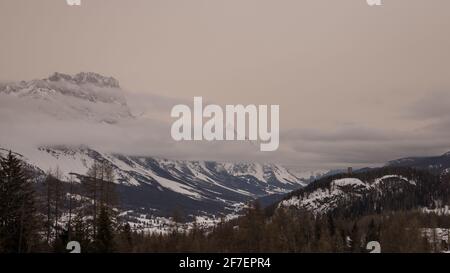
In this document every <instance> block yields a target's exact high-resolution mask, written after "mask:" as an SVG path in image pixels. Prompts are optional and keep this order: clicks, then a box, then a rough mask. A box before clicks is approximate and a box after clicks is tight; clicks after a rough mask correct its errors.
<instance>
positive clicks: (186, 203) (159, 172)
mask: <svg viewBox="0 0 450 273" xmlns="http://www.w3.org/2000/svg"><path fill="white" fill-rule="evenodd" d="M22 155H23V159H24V160H25V161H26V162H27V163H28V164H29V165H30V166H32V167H33V168H34V169H35V170H37V171H38V172H39V173H41V174H44V173H45V171H47V170H50V169H53V170H54V169H55V168H58V169H59V171H60V173H61V174H62V177H63V179H64V180H65V181H69V179H70V176H71V175H72V176H73V174H77V175H85V174H86V173H87V171H88V169H89V167H90V166H92V164H93V163H94V162H95V161H97V162H108V163H109V164H111V165H112V166H113V169H114V175H115V183H117V189H118V191H119V192H120V193H121V194H120V198H121V201H122V206H124V207H126V208H127V209H135V208H144V210H147V211H153V212H155V211H156V212H157V214H158V215H162V216H168V215H169V214H170V213H172V212H173V211H174V210H175V209H176V208H178V207H181V208H183V210H184V211H185V213H187V214H192V215H201V214H206V215H213V214H216V213H225V214H226V213H231V212H234V211H235V210H236V205H239V204H241V205H242V204H244V203H245V202H248V201H250V200H253V199H257V198H259V197H263V196H267V195H271V194H280V193H284V194H285V193H288V192H290V191H292V190H295V189H298V188H301V187H303V186H305V185H307V183H309V182H310V180H309V179H300V178H297V177H296V176H294V175H293V174H291V172H290V171H289V170H287V169H286V168H284V167H282V166H280V165H276V164H259V163H223V162H212V161H183V160H169V159H162V158H156V157H150V156H126V155H121V154H110V153H103V152H99V151H96V150H93V149H90V148H88V147H86V146H79V147H76V148H75V147H62V146H60V147H40V148H37V149H36V150H35V151H34V152H32V153H31V152H29V151H28V152H27V154H22Z"/></svg>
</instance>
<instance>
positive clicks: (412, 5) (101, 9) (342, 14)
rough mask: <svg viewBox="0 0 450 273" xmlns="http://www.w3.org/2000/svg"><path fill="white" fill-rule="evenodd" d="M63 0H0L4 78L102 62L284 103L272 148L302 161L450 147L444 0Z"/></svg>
mask: <svg viewBox="0 0 450 273" xmlns="http://www.w3.org/2000/svg"><path fill="white" fill-rule="evenodd" d="M65 2H66V1H65V0H39V1H31V0H1V1H0V37H1V40H0V80H30V79H35V78H45V77H48V75H49V74H51V73H52V72H55V71H58V72H64V73H69V74H73V73H77V72H80V71H93V72H97V73H100V74H104V75H108V76H113V77H115V78H116V79H118V80H119V81H120V83H121V85H122V86H123V87H124V88H125V89H127V90H130V91H133V92H138V93H142V94H143V95H145V94H154V95H158V96H167V97H171V98H176V99H182V100H187V101H192V98H193V96H203V97H204V99H205V100H207V101H211V102H215V103H218V104H222V105H224V104H279V105H280V117H281V130H282V135H281V143H280V151H279V152H278V153H274V154H273V159H274V160H279V161H283V162H287V163H290V164H293V165H295V164H298V165H305V166H306V165H311V166H319V165H321V166H338V165H339V166H340V165H342V166H345V165H370V164H376V163H382V162H384V161H386V160H390V159H394V158H397V157H403V156H413V155H431V154H440V153H444V152H446V151H448V150H450V111H449V110H448V106H449V105H450V16H449V11H450V1H448V0H432V1H429V0H384V1H383V6H382V7H369V6H368V5H367V4H366V1H365V0H158V1H157V0H129V1H124V0H82V6H81V7H69V6H67V4H66V3H65ZM169 111H170V109H168V110H167V112H169ZM167 137H170V136H169V132H168V135H167ZM236 158H237V159H238V158H240V155H239V154H236Z"/></svg>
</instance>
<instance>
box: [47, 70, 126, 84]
mask: <svg viewBox="0 0 450 273" xmlns="http://www.w3.org/2000/svg"><path fill="white" fill-rule="evenodd" d="M48 80H49V81H52V82H58V81H67V82H72V83H75V84H78V85H80V84H86V83H90V84H94V85H98V86H101V87H112V88H120V85H119V81H118V80H116V79H115V78H113V77H107V76H103V75H100V74H98V73H94V72H80V73H78V74H76V75H73V76H72V75H68V74H64V73H59V72H55V73H53V74H52V75H51V76H50V77H49V78H48Z"/></svg>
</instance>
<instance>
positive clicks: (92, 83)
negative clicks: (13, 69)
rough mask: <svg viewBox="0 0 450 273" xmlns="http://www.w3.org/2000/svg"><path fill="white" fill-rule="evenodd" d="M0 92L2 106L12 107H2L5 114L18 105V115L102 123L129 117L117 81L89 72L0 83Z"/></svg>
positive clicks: (129, 114) (12, 111) (11, 111)
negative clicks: (9, 107) (8, 107)
mask: <svg viewBox="0 0 450 273" xmlns="http://www.w3.org/2000/svg"><path fill="white" fill-rule="evenodd" d="M0 95H2V97H1V99H2V100H3V101H5V103H4V106H5V108H6V106H8V105H11V107H12V108H14V109H2V110H3V111H5V110H10V112H6V114H17V113H15V112H14V110H15V109H20V111H21V113H20V114H21V115H25V114H29V115H30V116H35V115H42V116H44V117H52V118H54V119H57V120H86V121H93V122H106V123H116V122H119V121H120V120H123V119H131V118H133V116H132V114H131V113H130V109H129V108H128V106H127V102H126V99H125V97H124V96H123V91H122V89H121V87H120V85H119V83H118V81H117V80H115V79H114V78H111V77H104V76H101V75H99V74H96V73H92V72H88V73H85V72H82V73H78V74H76V75H74V76H70V75H66V74H61V73H54V74H53V75H51V76H50V77H48V78H46V79H38V80H31V81H21V82H12V83H0ZM6 102H9V103H6ZM2 105H3V104H2ZM2 107H3V106H2ZM2 114H5V113H2Z"/></svg>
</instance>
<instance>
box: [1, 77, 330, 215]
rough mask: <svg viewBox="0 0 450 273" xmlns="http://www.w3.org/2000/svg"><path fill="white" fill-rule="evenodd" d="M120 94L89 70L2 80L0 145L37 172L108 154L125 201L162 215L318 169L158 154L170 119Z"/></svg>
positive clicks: (71, 168)
mask: <svg viewBox="0 0 450 273" xmlns="http://www.w3.org/2000/svg"><path fill="white" fill-rule="evenodd" d="M126 95H129V94H128V93H127V92H125V91H124V90H123V89H122V87H121V86H120V84H119V82H118V81H117V80H116V79H114V78H112V77H106V76H102V75H100V74H97V73H93V72H82V73H78V74H76V75H68V74H63V73H54V74H53V75H51V76H49V77H47V78H44V79H36V80H31V81H20V82H11V83H0V122H1V124H2V128H5V130H2V131H1V132H0V147H3V148H5V149H12V150H13V151H14V152H17V153H19V154H22V155H23V156H24V160H25V161H26V162H27V163H28V164H29V165H30V166H31V167H32V168H33V169H35V170H37V172H39V173H41V174H44V173H45V172H46V171H48V170H50V169H53V170H54V169H55V168H59V170H60V172H61V173H62V175H63V179H64V180H66V181H67V180H69V179H70V175H69V174H70V173H73V174H77V175H85V174H86V173H87V171H88V169H89V167H90V166H92V165H93V163H94V162H95V161H104V162H108V163H110V164H111V165H112V166H113V168H114V175H115V179H116V182H117V189H118V191H119V193H120V198H121V199H122V203H123V205H124V206H125V207H126V208H127V209H130V210H136V208H143V209H144V210H147V211H158V213H159V214H161V215H168V214H170V213H172V212H173V210H174V209H176V208H179V207H181V208H183V209H184V210H185V213H187V214H193V215H201V214H215V213H218V212H224V211H225V212H230V211H231V212H234V211H235V210H236V206H239V204H242V203H245V202H247V201H250V200H253V199H257V198H260V197H264V196H268V195H276V194H287V193H288V192H290V191H292V190H296V189H298V188H301V187H303V186H305V185H306V184H308V183H309V182H310V181H312V180H313V179H315V178H318V177H321V176H322V172H311V173H309V174H308V175H304V174H302V175H301V176H298V175H296V174H295V173H293V172H291V171H289V170H288V169H286V168H285V167H283V166H280V165H276V164H260V163H224V162H213V161H183V160H171V159H164V158H161V157H154V156H152V155H153V153H152V152H153V151H155V150H156V151H157V152H155V154H164V153H163V152H158V151H160V150H157V149H158V148H160V147H163V148H164V147H167V149H168V148H171V147H172V146H174V145H172V142H170V136H169V135H167V133H168V132H170V126H167V128H166V124H162V125H161V124H160V123H159V121H157V122H153V121H151V119H152V117H147V116H146V117H142V116H139V115H134V114H133V112H132V111H134V110H135V109H131V108H130V105H132V103H130V104H129V101H128V102H127V99H126ZM154 100H155V101H157V99H156V98H154ZM170 105H171V103H169V102H164V107H163V108H164V109H166V108H168V110H170ZM166 129H167V130H166ZM161 132H163V133H161ZM150 141H151V142H150ZM155 143H156V144H155ZM147 146H149V147H150V148H148V147H147ZM178 149H182V147H181V145H180V148H178ZM112 150H113V151H115V152H102V151H112ZM186 150H187V151H190V150H189V148H187V149H186ZM176 152H178V151H174V152H172V154H176ZM130 154H144V155H145V156H129V155H130Z"/></svg>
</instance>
